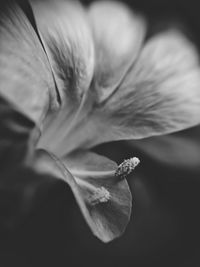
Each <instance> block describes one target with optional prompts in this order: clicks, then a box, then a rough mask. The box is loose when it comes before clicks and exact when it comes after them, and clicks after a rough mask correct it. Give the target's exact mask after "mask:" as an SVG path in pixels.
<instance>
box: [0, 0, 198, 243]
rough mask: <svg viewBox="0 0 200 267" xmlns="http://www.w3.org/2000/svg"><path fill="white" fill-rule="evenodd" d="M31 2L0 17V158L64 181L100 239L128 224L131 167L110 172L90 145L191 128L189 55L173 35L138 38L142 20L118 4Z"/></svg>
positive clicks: (7, 8) (193, 100)
mask: <svg viewBox="0 0 200 267" xmlns="http://www.w3.org/2000/svg"><path fill="white" fill-rule="evenodd" d="M30 4H31V5H29V4H28V3H26V4H25V5H26V8H25V7H24V6H23V5H22V4H19V3H18V2H15V1H12V0H9V1H7V2H6V4H4V5H3V8H2V10H1V14H0V15H1V16H0V17H1V19H0V35H1V41H0V80H1V91H0V94H1V106H0V111H1V112H0V116H1V117H2V120H1V129H3V131H2V133H3V134H2V133H1V135H2V136H3V137H4V139H2V140H3V142H2V144H3V146H1V151H6V152H7V151H11V152H10V153H9V154H8V155H9V156H8V157H9V165H10V164H11V163H12V164H13V166H16V165H22V166H28V167H29V168H32V169H34V170H35V172H37V173H38V174H40V173H49V174H51V175H54V176H55V177H56V178H59V179H62V180H64V181H65V182H67V183H68V184H69V186H70V187H71V189H72V191H73V193H74V195H75V198H76V200H77V202H78V204H79V206H80V209H81V211H82V213H83V215H84V217H85V219H86V221H87V223H88V225H89V226H90V228H91V230H92V231H93V233H94V234H95V235H96V236H97V237H98V238H100V239H101V240H102V241H104V242H108V241H110V240H112V239H114V238H116V237H118V236H119V235H121V233H122V232H123V231H124V229H125V227H126V225H127V223H128V221H129V218H130V213H131V193H130V190H129V187H128V183H127V181H126V178H127V175H128V174H129V173H130V172H131V171H133V169H134V168H135V167H136V166H137V164H138V163H139V160H138V159H137V158H136V157H134V158H131V159H129V160H125V161H124V162H123V163H122V164H120V165H119V166H117V164H116V163H114V162H113V161H111V160H110V159H108V158H106V157H103V156H100V155H97V154H96V153H94V152H91V148H92V147H94V146H95V145H98V144H101V143H104V142H108V141H115V140H125V139H141V138H145V137H149V136H154V135H161V134H166V133H171V132H175V131H179V130H181V129H185V128H188V127H191V126H193V125H196V124H198V123H199V122H200V116H199V115H200V86H199V85H200V69H199V59H198V53H197V50H196V48H195V46H194V45H193V43H192V42H191V41H189V39H187V38H186V37H185V35H184V34H183V33H182V32H181V31H180V30H178V29H175V28H171V29H168V30H166V31H163V32H160V33H158V34H157V35H155V36H152V37H150V38H149V39H145V37H146V31H147V23H146V21H145V19H144V18H143V17H142V16H141V15H139V14H136V13H134V12H133V11H131V10H130V9H129V8H128V7H127V6H125V5H124V4H122V3H118V2H102V1H101V2H94V3H93V4H92V5H91V6H90V7H89V8H85V9H84V8H83V7H82V6H81V4H80V3H78V2H74V1H64V0H46V1H39V0H38V1H34V0H32V1H31V3H30ZM27 10H28V11H27ZM11 155H12V157H11ZM17 155H18V156H17ZM19 155H20V157H19ZM4 160H5V159H4Z"/></svg>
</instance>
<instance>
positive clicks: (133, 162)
mask: <svg viewBox="0 0 200 267" xmlns="http://www.w3.org/2000/svg"><path fill="white" fill-rule="evenodd" d="M139 163H140V160H139V159H138V158H136V157H134V158H130V159H126V160H124V161H123V162H122V163H121V164H120V165H119V166H118V168H117V170H116V172H115V176H116V177H119V178H120V179H125V178H126V177H127V176H128V175H129V174H130V173H131V172H132V171H133V170H134V169H135V167H136V166H137V165H138V164H139Z"/></svg>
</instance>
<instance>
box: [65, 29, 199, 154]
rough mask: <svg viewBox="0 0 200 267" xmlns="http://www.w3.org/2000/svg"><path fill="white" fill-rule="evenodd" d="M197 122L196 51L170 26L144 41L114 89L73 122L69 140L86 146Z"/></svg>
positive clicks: (169, 130) (184, 127)
mask: <svg viewBox="0 0 200 267" xmlns="http://www.w3.org/2000/svg"><path fill="white" fill-rule="evenodd" d="M199 122H200V68H199V58H198V53H197V50H196V49H195V47H194V45H193V44H192V43H191V42H190V41H189V40H188V39H187V38H186V37H185V36H184V35H183V34H182V33H180V32H179V31H178V30H177V31H175V30H170V31H167V32H164V33H160V34H159V35H156V36H155V37H152V38H151V39H150V40H149V41H148V42H147V44H146V45H145V46H144V48H143V50H142V52H141V55H140V57H139V59H138V61H137V62H136V63H135V65H134V66H133V67H132V69H131V70H130V72H129V73H128V74H127V76H126V77H125V79H124V81H123V83H122V84H121V86H120V87H119V88H118V90H117V91H115V93H114V94H113V95H112V96H111V97H110V98H109V99H107V101H106V102H105V103H104V105H101V106H98V107H96V110H94V112H93V114H91V115H90V117H88V118H87V119H85V120H82V122H81V123H80V124H79V129H77V131H76V133H75V135H74V136H73V137H71V138H72V139H71V144H72V140H75V139H76V140H77V144H76V145H77V146H78V145H79V147H82V148H88V147H92V146H94V145H97V144H99V143H103V142H108V141H114V140H120V139H121V140H122V139H140V138H144V137H149V136H153V135H161V134H167V133H172V132H175V131H179V130H182V129H186V128H189V127H192V126H194V125H197V124H198V123H199ZM80 129H81V131H80ZM83 136H84V137H85V139H84V138H83ZM69 142H70V140H69ZM71 146H72V145H71ZM71 150H73V147H71Z"/></svg>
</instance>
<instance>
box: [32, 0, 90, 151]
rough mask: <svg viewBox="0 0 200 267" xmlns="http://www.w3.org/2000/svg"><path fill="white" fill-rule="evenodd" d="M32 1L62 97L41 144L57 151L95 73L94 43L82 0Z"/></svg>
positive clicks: (48, 122) (47, 125)
mask: <svg viewBox="0 0 200 267" xmlns="http://www.w3.org/2000/svg"><path fill="white" fill-rule="evenodd" d="M31 5H32V8H33V12H34V15H35V17H36V23H37V26H38V28H39V32H40V34H41V39H42V40H43V43H44V46H45V49H46V51H47V54H48V57H49V60H50V62H51V65H52V69H53V72H54V75H55V79H56V83H57V85H58V90H59V93H60V96H61V100H62V101H61V102H62V103H61V104H62V106H61V109H60V112H59V113H54V114H50V116H49V117H48V118H47V120H46V123H45V126H44V131H43V135H42V137H41V139H40V144H38V146H39V147H43V148H44V147H45V148H46V147H47V148H48V149H49V150H51V151H54V152H55V150H56V149H57V146H59V144H58V143H60V142H61V141H62V142H64V140H65V137H66V135H67V132H68V128H70V127H69V124H70V123H71V122H72V121H73V120H75V118H74V116H75V114H76V113H77V112H78V109H80V108H79V106H80V105H81V103H83V102H84V100H83V96H84V95H85V94H87V90H88V88H89V85H90V82H91V79H92V77H93V70H94V47H93V41H92V35H91V32H90V27H89V25H88V21H87V17H86V14H85V13H84V10H83V8H82V6H81V5H80V3H78V2H77V1H64V0H46V1H40V0H38V1H34V0H33V1H31ZM52 140H54V142H52Z"/></svg>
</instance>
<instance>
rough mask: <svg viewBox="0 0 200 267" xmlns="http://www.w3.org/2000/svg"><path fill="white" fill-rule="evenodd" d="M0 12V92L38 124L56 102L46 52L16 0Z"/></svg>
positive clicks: (55, 105) (56, 104)
mask: <svg viewBox="0 0 200 267" xmlns="http://www.w3.org/2000/svg"><path fill="white" fill-rule="evenodd" d="M0 16H1V20H0V94H1V96H3V97H5V98H6V99H7V100H8V101H9V102H10V103H12V104H13V105H14V106H15V107H16V108H17V109H18V110H20V112H22V113H23V114H24V115H25V116H27V117H28V118H29V119H31V120H33V121H34V122H35V123H36V124H37V125H41V122H42V121H43V119H44V117H45V116H46V113H47V109H48V108H49V107H50V108H51V109H54V108H56V107H58V105H59V104H58V102H57V95H56V90H55V84H54V82H53V78H52V77H53V76H52V72H51V69H50V65H49V63H48V60H47V57H46V54H45V52H44V50H43V48H42V45H41V43H40V41H39V38H38V36H37V34H36V32H35V30H34V28H33V27H32V25H31V23H30V21H29V20H28V18H27V16H26V15H25V14H24V12H23V11H22V10H21V8H20V7H19V6H18V5H17V4H16V3H14V2H13V1H11V2H10V1H8V2H7V3H6V4H5V6H4V8H3V9H1V14H0ZM5 119H6V118H5Z"/></svg>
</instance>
